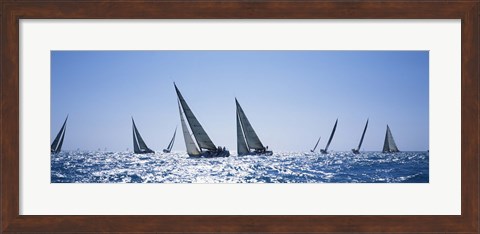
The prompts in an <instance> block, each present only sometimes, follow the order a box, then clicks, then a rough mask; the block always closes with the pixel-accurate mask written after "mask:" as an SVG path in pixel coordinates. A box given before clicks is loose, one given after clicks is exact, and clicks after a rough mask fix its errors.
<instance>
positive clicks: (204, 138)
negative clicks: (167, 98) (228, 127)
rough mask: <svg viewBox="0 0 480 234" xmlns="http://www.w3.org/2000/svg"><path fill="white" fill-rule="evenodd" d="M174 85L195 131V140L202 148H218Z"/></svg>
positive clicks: (188, 120)
mask: <svg viewBox="0 0 480 234" xmlns="http://www.w3.org/2000/svg"><path fill="white" fill-rule="evenodd" d="M174 86H175V91H176V92H177V96H178V100H179V103H180V106H181V108H182V109H183V113H184V114H185V117H186V119H187V122H188V124H189V125H190V129H191V130H192V132H193V136H194V137H195V140H196V141H197V144H198V146H199V147H200V150H202V149H208V150H216V147H215V144H213V142H212V140H210V137H209V136H208V135H207V133H206V132H205V130H204V129H203V127H202V125H201V124H200V122H198V120H197V118H196V117H195V115H194V114H193V112H192V110H191V109H190V107H189V106H188V104H187V102H186V101H185V99H184V98H183V96H182V94H181V93H180V91H179V90H178V88H177V86H176V85H175V84H174Z"/></svg>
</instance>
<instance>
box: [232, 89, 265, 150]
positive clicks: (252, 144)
mask: <svg viewBox="0 0 480 234" xmlns="http://www.w3.org/2000/svg"><path fill="white" fill-rule="evenodd" d="M235 102H236V104H237V113H238V117H239V118H240V123H241V125H242V129H243V133H244V134H245V139H246V140H247V146H248V148H249V149H255V150H263V149H264V147H263V144H262V142H261V141H260V139H259V138H258V136H257V133H255V130H253V127H252V125H251V124H250V122H249V121H248V119H247V116H246V115H245V112H243V109H242V107H241V106H240V104H239V103H238V101H237V99H236V98H235Z"/></svg>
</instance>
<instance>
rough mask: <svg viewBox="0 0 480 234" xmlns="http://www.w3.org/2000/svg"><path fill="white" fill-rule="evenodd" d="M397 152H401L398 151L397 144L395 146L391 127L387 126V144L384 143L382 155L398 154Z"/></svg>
mask: <svg viewBox="0 0 480 234" xmlns="http://www.w3.org/2000/svg"><path fill="white" fill-rule="evenodd" d="M396 152H400V150H398V147H397V144H395V140H393V136H392V132H391V131H390V127H389V126H388V124H387V132H386V133H385V142H384V143H383V150H382V153H396Z"/></svg>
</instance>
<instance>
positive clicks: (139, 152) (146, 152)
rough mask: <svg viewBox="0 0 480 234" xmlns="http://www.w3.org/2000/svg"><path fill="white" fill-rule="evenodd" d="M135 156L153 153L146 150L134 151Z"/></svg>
mask: <svg viewBox="0 0 480 234" xmlns="http://www.w3.org/2000/svg"><path fill="white" fill-rule="evenodd" d="M134 153H135V154H154V153H155V151H153V150H150V149H147V150H140V151H135V152H134Z"/></svg>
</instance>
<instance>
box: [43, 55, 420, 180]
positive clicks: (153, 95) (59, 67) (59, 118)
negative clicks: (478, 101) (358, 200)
mask: <svg viewBox="0 0 480 234" xmlns="http://www.w3.org/2000/svg"><path fill="white" fill-rule="evenodd" d="M50 113H51V118H50V142H51V145H50V152H51V154H50V157H51V183H428V182H429V52H428V51H52V52H51V110H50Z"/></svg>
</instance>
